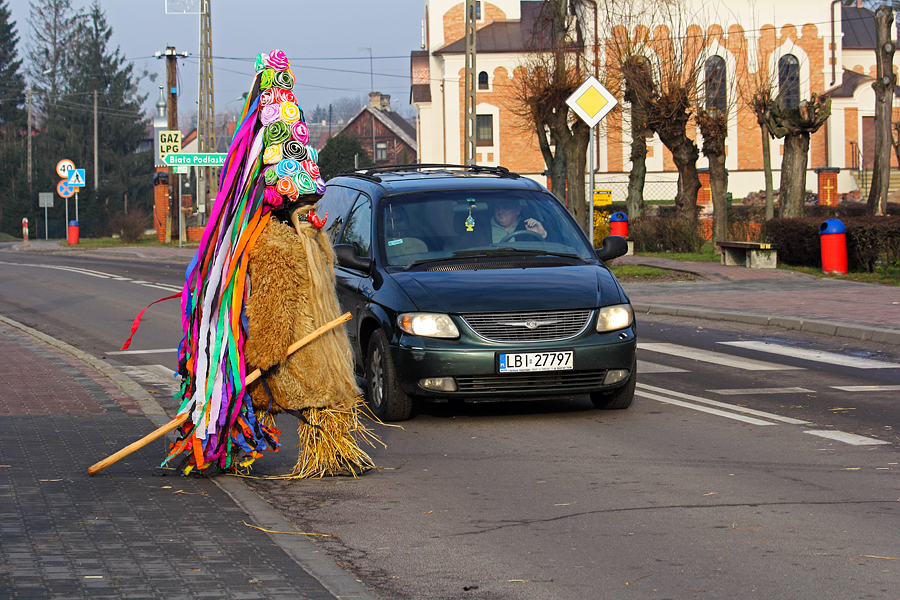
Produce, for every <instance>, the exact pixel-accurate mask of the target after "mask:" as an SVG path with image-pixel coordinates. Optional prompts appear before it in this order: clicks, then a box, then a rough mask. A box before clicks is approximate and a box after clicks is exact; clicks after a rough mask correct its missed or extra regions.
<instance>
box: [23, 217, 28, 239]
mask: <svg viewBox="0 0 900 600" xmlns="http://www.w3.org/2000/svg"><path fill="white" fill-rule="evenodd" d="M22 240H23V241H24V242H25V245H26V246H27V245H28V219H27V218H23V219H22Z"/></svg>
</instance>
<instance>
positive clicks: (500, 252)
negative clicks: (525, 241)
mask: <svg viewBox="0 0 900 600" xmlns="http://www.w3.org/2000/svg"><path fill="white" fill-rule="evenodd" d="M510 254H526V255H528V256H560V257H563V258H577V259H579V260H582V261H583V260H584V257H583V256H579V255H578V254H572V253H569V252H552V251H550V250H536V249H526V248H510V247H503V248H493V249H491V250H484V249H480V250H457V251H456V252H454V253H453V256H457V257H463V256H468V257H473V256H474V257H481V256H488V257H489V256H507V255H510Z"/></svg>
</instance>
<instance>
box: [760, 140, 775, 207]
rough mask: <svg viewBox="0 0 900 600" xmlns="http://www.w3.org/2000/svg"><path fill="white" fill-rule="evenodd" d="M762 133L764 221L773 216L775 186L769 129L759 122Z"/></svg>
mask: <svg viewBox="0 0 900 600" xmlns="http://www.w3.org/2000/svg"><path fill="white" fill-rule="evenodd" d="M759 131H760V133H762V153H763V173H764V174H765V178H766V221H768V220H770V219H774V218H775V186H774V185H773V184H772V150H771V147H770V145H769V141H770V136H769V129H768V128H767V127H766V126H765V125H764V124H762V123H760V126H759Z"/></svg>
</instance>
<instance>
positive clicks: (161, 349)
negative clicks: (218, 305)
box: [106, 348, 178, 355]
mask: <svg viewBox="0 0 900 600" xmlns="http://www.w3.org/2000/svg"><path fill="white" fill-rule="evenodd" d="M163 352H178V348H157V349H156V350H112V351H110V352H107V353H106V354H109V355H115V354H161V353H163Z"/></svg>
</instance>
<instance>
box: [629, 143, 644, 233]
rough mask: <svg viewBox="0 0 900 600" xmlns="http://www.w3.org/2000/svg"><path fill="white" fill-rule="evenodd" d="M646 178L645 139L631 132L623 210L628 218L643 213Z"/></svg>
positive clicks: (633, 217) (634, 217)
mask: <svg viewBox="0 0 900 600" xmlns="http://www.w3.org/2000/svg"><path fill="white" fill-rule="evenodd" d="M646 179H647V140H646V139H645V138H644V136H642V135H639V134H638V133H637V132H634V131H632V133H631V172H630V173H629V174H628V198H627V199H626V208H625V210H626V211H627V213H628V218H629V219H636V218H637V217H640V216H641V215H642V214H643V213H644V181H645V180H646Z"/></svg>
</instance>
